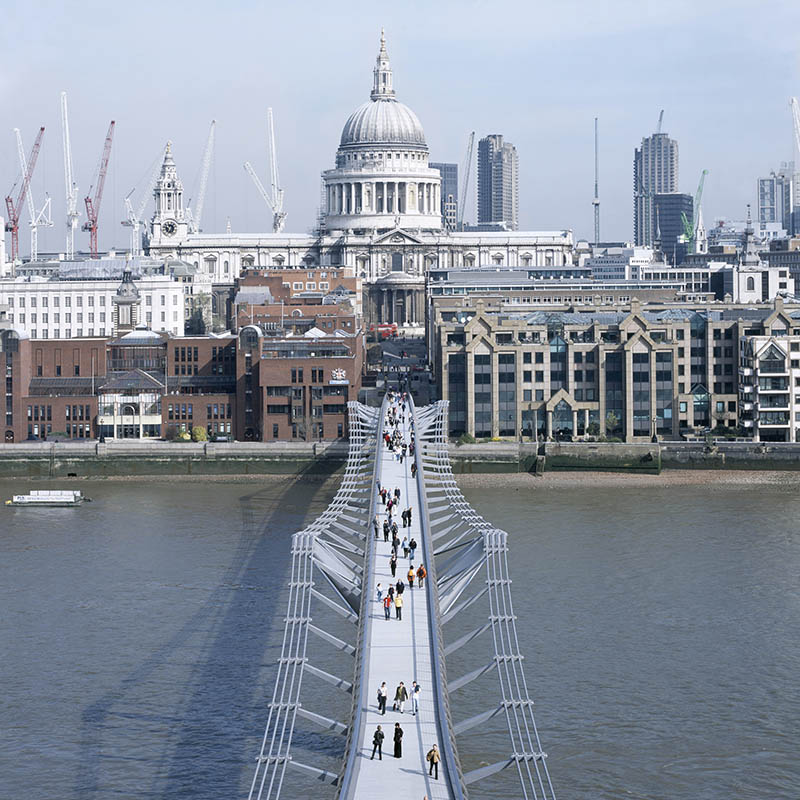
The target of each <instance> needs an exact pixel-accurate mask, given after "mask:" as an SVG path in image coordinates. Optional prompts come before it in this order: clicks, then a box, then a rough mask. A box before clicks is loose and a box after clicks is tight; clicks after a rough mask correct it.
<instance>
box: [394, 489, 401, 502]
mask: <svg viewBox="0 0 800 800" xmlns="http://www.w3.org/2000/svg"><path fill="white" fill-rule="evenodd" d="M394 496H395V500H399V499H400V487H399V486H398V487H396V488H395V490H394Z"/></svg>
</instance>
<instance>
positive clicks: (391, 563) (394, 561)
mask: <svg viewBox="0 0 800 800" xmlns="http://www.w3.org/2000/svg"><path fill="white" fill-rule="evenodd" d="M389 569H390V570H391V571H392V577H393V578H394V574H395V571H396V570H397V556H396V555H395V554H394V553H392V555H391V557H390V558H389Z"/></svg>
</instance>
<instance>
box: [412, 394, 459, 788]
mask: <svg viewBox="0 0 800 800" xmlns="http://www.w3.org/2000/svg"><path fill="white" fill-rule="evenodd" d="M407 397H408V407H409V413H410V415H411V418H412V419H413V421H414V438H415V447H414V463H415V464H416V466H417V475H416V483H417V496H418V497H419V505H420V507H419V518H420V528H421V530H422V536H421V537H420V538H421V539H422V542H421V545H422V552H423V554H424V558H425V560H424V562H423V563H424V564H425V569H426V571H427V573H428V579H427V581H426V582H425V592H426V595H427V600H428V608H429V609H433V613H429V614H428V626H429V628H430V641H431V645H432V647H431V654H432V656H433V666H434V669H433V675H434V681H433V686H432V687H431V691H432V695H433V701H434V704H435V706H436V721H437V727H438V728H439V738H440V742H441V745H440V747H441V753H442V758H443V760H444V762H445V764H447V769H446V770H445V771H444V772H445V774H446V775H447V776H448V778H449V779H450V781H451V783H450V788H451V791H452V793H453V797H454V798H456V800H466V798H467V789H466V784H465V783H464V774H463V771H462V769H461V760H460V759H459V757H458V750H457V748H456V742H455V734H454V732H453V730H454V729H453V718H452V715H451V714H450V695H449V693H448V691H447V669H446V664H445V657H444V637H443V636H442V627H441V618H442V617H441V614H440V612H439V592H438V591H437V588H436V587H437V584H436V563H435V561H434V557H433V542H432V539H431V536H432V532H431V521H430V514H429V512H428V498H427V494H426V492H425V471H424V468H423V463H422V450H423V443H422V441H421V439H420V438H419V437H418V435H417V431H418V430H419V428H418V425H417V411H416V406H415V405H414V399H413V398H412V396H411V392H408V394H407ZM443 721H446V725H443V724H442V722H443Z"/></svg>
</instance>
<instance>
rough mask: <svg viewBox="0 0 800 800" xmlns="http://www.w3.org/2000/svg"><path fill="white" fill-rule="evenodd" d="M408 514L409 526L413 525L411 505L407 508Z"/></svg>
mask: <svg viewBox="0 0 800 800" xmlns="http://www.w3.org/2000/svg"><path fill="white" fill-rule="evenodd" d="M406 516H407V517H408V527H409V528H410V527H411V506H409V507H408V508H407V509H406Z"/></svg>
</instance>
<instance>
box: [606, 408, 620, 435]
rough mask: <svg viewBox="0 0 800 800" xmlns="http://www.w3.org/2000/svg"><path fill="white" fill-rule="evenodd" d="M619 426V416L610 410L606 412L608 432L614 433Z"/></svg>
mask: <svg viewBox="0 0 800 800" xmlns="http://www.w3.org/2000/svg"><path fill="white" fill-rule="evenodd" d="M617 428H619V417H618V416H617V415H616V414H615V413H614V412H613V411H609V412H608V414H606V433H614V432H615V431H616V430H617Z"/></svg>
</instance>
